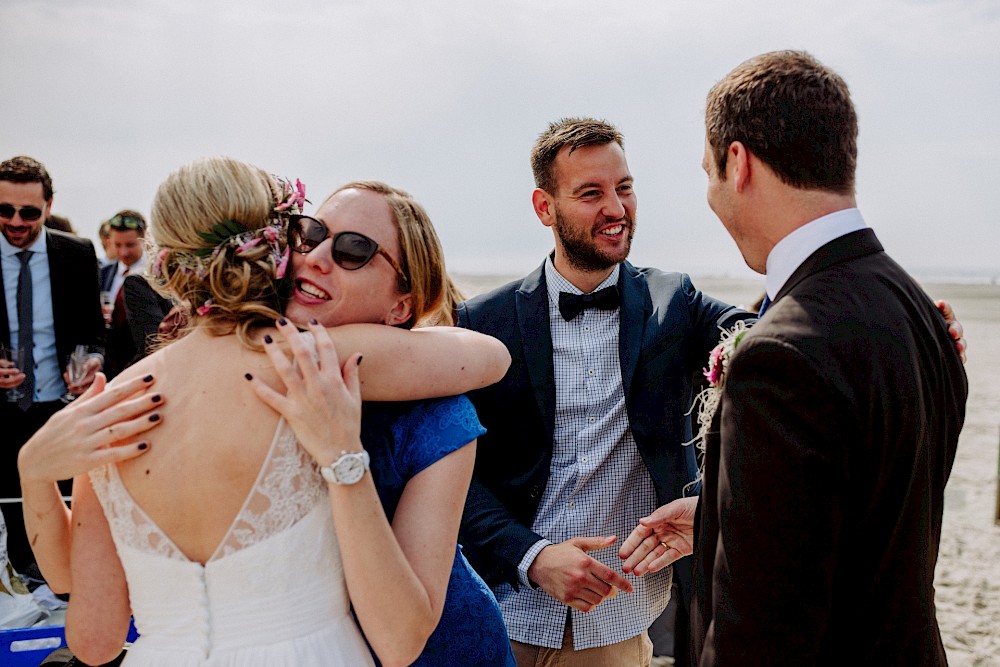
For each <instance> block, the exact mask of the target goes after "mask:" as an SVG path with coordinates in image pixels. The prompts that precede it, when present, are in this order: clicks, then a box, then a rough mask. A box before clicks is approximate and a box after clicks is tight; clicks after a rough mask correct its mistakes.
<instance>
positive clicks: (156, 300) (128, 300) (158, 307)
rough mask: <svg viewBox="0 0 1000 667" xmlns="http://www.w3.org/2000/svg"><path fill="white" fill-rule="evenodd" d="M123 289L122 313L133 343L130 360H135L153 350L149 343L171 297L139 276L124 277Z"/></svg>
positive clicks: (166, 311)
mask: <svg viewBox="0 0 1000 667" xmlns="http://www.w3.org/2000/svg"><path fill="white" fill-rule="evenodd" d="M122 290H124V293H125V315H126V316H127V317H128V327H129V331H130V332H131V334H132V345H133V347H134V348H135V358H134V359H133V360H132V362H133V363H134V362H136V361H138V360H139V359H141V358H143V357H145V356H146V355H147V354H149V353H150V352H151V351H152V349H151V345H153V344H154V343H155V342H156V334H157V333H158V331H159V326H160V322H162V321H163V318H164V317H165V316H166V314H167V313H169V312H170V309H171V308H173V305H174V304H173V302H172V301H171V300H170V299H168V298H166V297H163V296H160V294H159V293H158V292H157V291H156V290H154V289H153V287H152V285H150V284H149V282H148V281H147V280H146V279H145V278H143V277H142V276H139V275H132V274H129V275H127V276H125V282H124V283H122Z"/></svg>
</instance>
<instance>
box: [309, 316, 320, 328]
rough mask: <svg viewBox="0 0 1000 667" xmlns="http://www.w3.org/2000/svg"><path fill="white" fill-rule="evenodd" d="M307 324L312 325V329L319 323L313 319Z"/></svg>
mask: <svg viewBox="0 0 1000 667" xmlns="http://www.w3.org/2000/svg"><path fill="white" fill-rule="evenodd" d="M309 324H311V325H313V326H314V327H315V326H319V322H317V321H316V319H315V318H313V319H311V320H309Z"/></svg>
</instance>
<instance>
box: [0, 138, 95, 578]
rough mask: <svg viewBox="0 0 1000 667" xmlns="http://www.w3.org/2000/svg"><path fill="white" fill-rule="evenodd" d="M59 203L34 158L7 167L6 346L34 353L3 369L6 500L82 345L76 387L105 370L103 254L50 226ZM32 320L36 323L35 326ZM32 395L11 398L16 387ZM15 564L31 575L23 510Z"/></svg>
mask: <svg viewBox="0 0 1000 667" xmlns="http://www.w3.org/2000/svg"><path fill="white" fill-rule="evenodd" d="M51 206H52V179H51V178H50V177H49V174H48V172H47V171H46V170H45V167H44V166H42V165H41V164H40V163H39V162H37V161H36V160H33V159H32V158H30V157H23V156H22V157H15V158H11V159H10V160H7V161H5V162H3V163H0V228H2V231H3V235H2V238H0V276H2V279H3V287H4V307H3V308H2V309H0V342H2V343H3V344H4V345H6V346H8V347H9V348H11V349H17V348H22V349H25V350H26V351H28V353H29V354H28V355H27V357H26V359H25V363H24V364H23V366H24V367H23V368H17V369H15V368H11V367H7V368H3V369H0V390H3V394H4V396H3V400H2V401H0V432H2V434H3V444H4V447H3V456H4V457H5V458H4V459H3V460H2V461H0V497H3V498H18V497H20V495H21V485H20V481H19V478H18V474H17V452H18V450H19V449H20V447H21V445H23V444H24V443H25V442H26V441H27V440H28V438H30V437H31V435H32V434H33V433H34V432H35V431H36V430H38V428H39V427H40V426H41V425H42V424H43V423H45V421H46V420H47V419H48V418H49V417H50V416H51V415H52V414H54V413H55V412H56V411H57V410H58V409H59V408H60V407H62V406H63V403H62V402H61V401H60V400H59V398H60V396H62V395H63V394H64V393H65V392H66V390H67V386H66V384H65V381H66V380H65V377H64V375H63V370H64V369H65V367H66V362H67V360H68V359H69V355H70V353H71V352H72V351H73V349H74V347H75V346H76V345H86V346H88V347H89V348H90V350H91V352H93V353H94V354H93V356H92V357H91V358H90V360H89V361H88V372H87V375H86V377H85V378H84V380H83V381H82V382H80V383H78V384H76V385H72V386H70V387H69V390H70V391H71V392H72V393H74V394H80V393H82V392H83V391H84V390H85V389H86V388H87V387H88V386H90V384H91V383H92V382H93V380H94V374H95V373H96V372H97V371H98V370H100V368H101V357H100V353H101V352H102V346H103V343H104V320H103V317H102V316H101V305H100V298H99V289H98V282H97V256H96V254H95V253H94V246H93V245H92V244H91V243H90V241H88V240H86V239H81V238H78V237H76V236H72V235H70V234H64V233H62V232H59V231H55V230H51V229H44V228H43V222H44V220H45V218H46V217H47V216H48V215H49V212H50V209H51ZM29 323H30V325H29ZM15 388H19V389H21V390H22V391H23V393H24V397H23V398H21V399H18V400H11V398H12V397H11V396H9V395H8V393H9V390H11V389H15ZM2 508H3V513H4V518H5V520H6V523H7V529H8V536H7V546H8V552H9V555H10V560H11V563H12V564H13V565H14V568H15V569H18V570H21V571H23V570H24V568H25V567H26V566H27V565H28V564H30V563H32V562H34V558H33V557H32V555H31V549H30V547H29V545H28V542H27V536H26V535H25V532H24V524H23V521H22V516H21V508H20V506H19V505H16V504H4V505H3V506H2Z"/></svg>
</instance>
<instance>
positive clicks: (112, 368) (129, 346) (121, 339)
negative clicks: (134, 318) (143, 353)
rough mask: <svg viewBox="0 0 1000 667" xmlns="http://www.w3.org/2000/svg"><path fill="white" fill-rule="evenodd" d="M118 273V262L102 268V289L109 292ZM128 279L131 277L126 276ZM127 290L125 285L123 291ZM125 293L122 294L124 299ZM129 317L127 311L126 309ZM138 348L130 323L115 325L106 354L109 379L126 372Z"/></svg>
mask: <svg viewBox="0 0 1000 667" xmlns="http://www.w3.org/2000/svg"><path fill="white" fill-rule="evenodd" d="M117 271H118V262H112V263H110V264H108V265H107V266H102V267H101V289H102V290H103V291H105V292H106V291H109V290H110V289H111V284H112V283H113V282H114V279H115V273H116V272H117ZM125 278H126V279H128V278H129V276H125ZM124 289H125V286H124V283H123V284H122V290H124ZM124 296H125V293H124V292H122V297H123V298H124ZM126 317H127V309H126ZM137 350H138V348H136V346H135V343H134V342H133V341H132V329H131V328H130V327H129V324H128V322H126V323H125V324H124V325H122V326H115V325H114V324H113V323H112V325H111V326H110V327H109V328H108V331H107V353H106V354H105V361H104V372H105V374H106V375H107V376H108V379H109V380H110V379H111V378H114V377H115V376H117V375H118V374H119V373H121V372H122V371H123V370H125V369H126V368H127V367H128V366H129V365H130V364H131V363H132V362H133V361H134V360H135V359H136V353H137Z"/></svg>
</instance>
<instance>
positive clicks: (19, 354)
mask: <svg viewBox="0 0 1000 667" xmlns="http://www.w3.org/2000/svg"><path fill="white" fill-rule="evenodd" d="M0 355H2V356H0V359H2V360H3V365H4V366H5V367H7V368H17V369H21V368H22V367H23V366H24V348H21V347H18V348H17V349H12V348H9V347H4V348H0ZM21 384H22V385H23V384H24V383H23V382H22V383H21ZM26 395H27V394H26V393H25V391H24V389H22V388H21V387H20V386H17V387H14V388H13V389H8V390H7V402H9V403H17V402H18V401H20V400H21V399H22V398H24V397H25V396H26Z"/></svg>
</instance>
